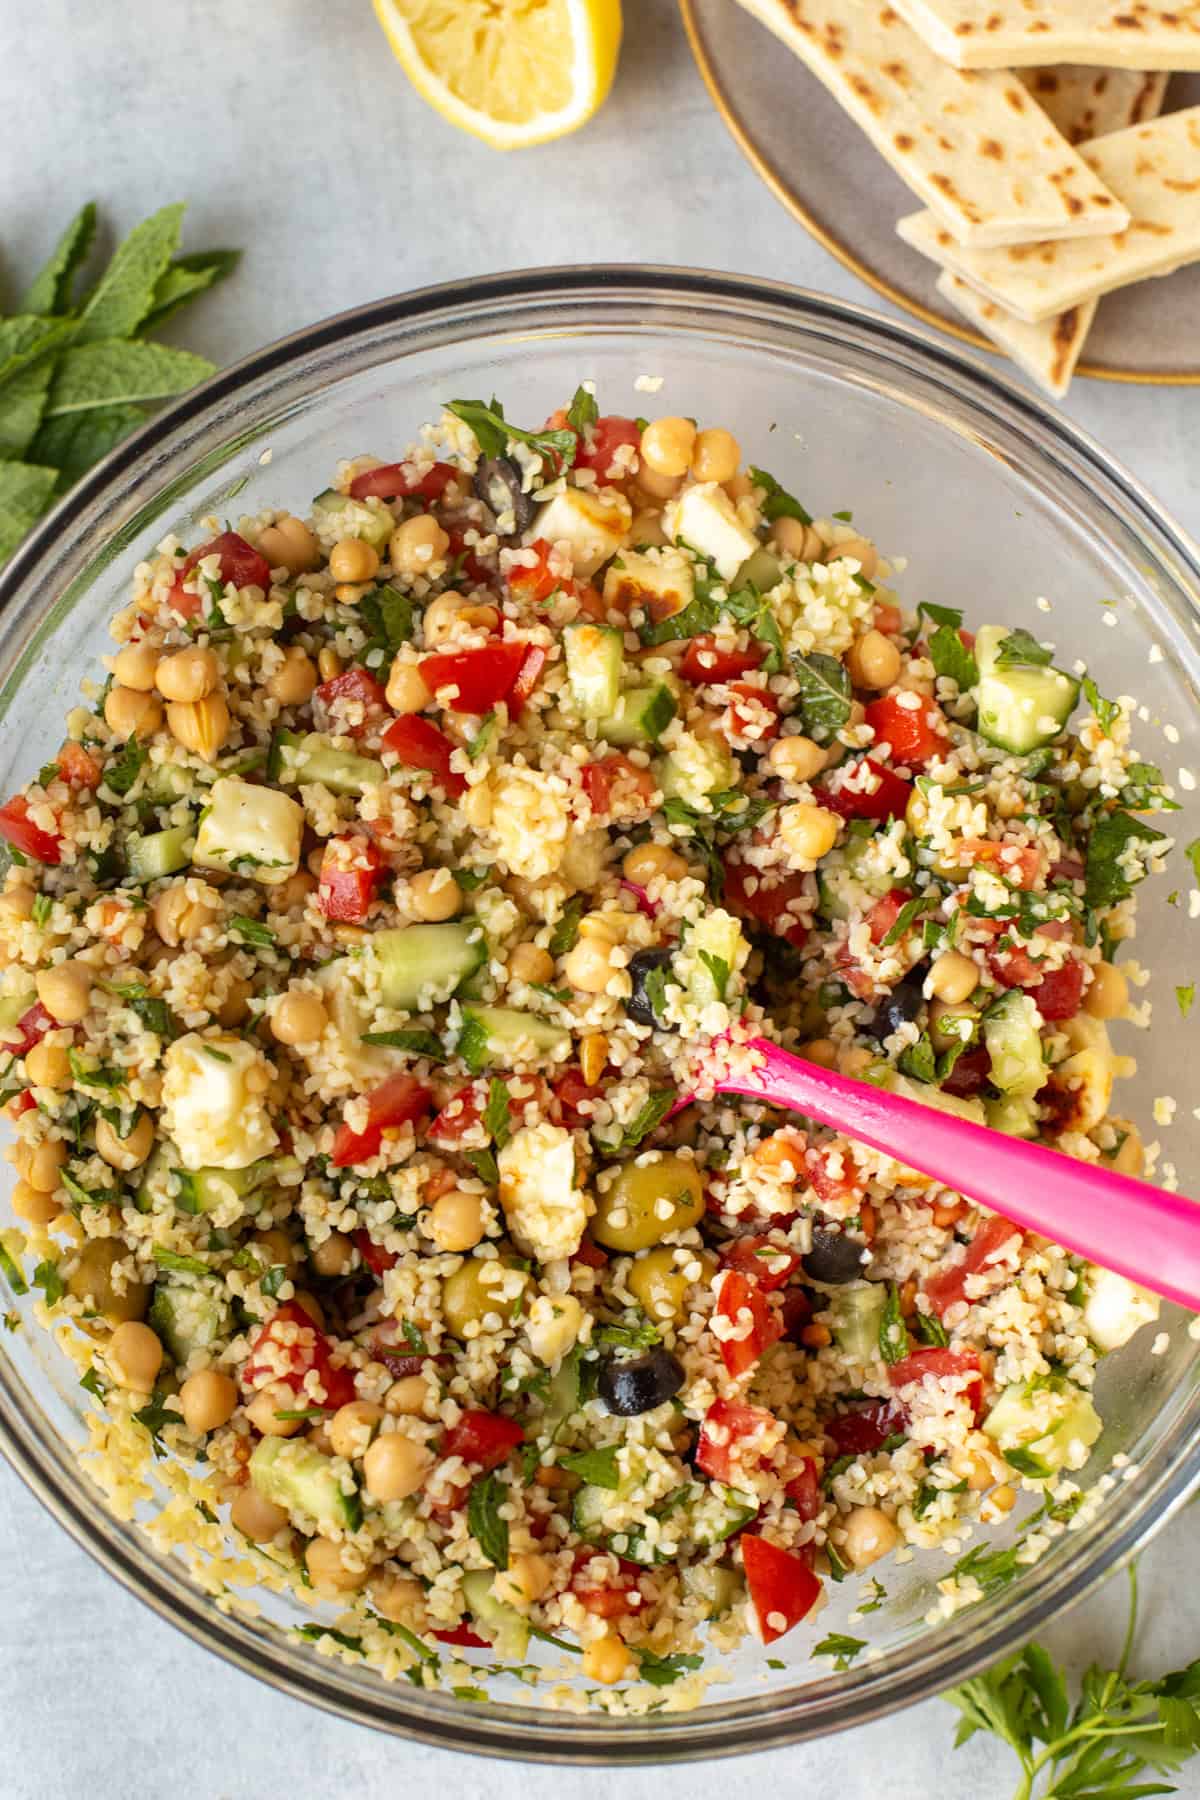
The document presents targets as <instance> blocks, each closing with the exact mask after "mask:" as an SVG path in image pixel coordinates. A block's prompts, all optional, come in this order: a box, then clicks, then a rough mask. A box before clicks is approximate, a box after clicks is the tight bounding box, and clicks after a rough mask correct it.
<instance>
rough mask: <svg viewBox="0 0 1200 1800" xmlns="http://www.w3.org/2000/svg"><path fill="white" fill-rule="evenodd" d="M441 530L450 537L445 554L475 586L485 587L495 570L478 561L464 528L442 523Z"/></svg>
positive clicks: (491, 580) (493, 579) (494, 576)
mask: <svg viewBox="0 0 1200 1800" xmlns="http://www.w3.org/2000/svg"><path fill="white" fill-rule="evenodd" d="M443 530H444V531H445V533H446V536H447V537H448V538H449V539H450V542H449V544H448V545H447V547H446V555H447V557H448V558H449V560H450V561H451V562H452V563H458V565H459V567H460V569H461V570H462V572H463V574H464V575H465V576H466V577H467V580H468V581H471V582H473V583H474V584H475V586H476V587H487V586H489V585H490V584H491V583H492V582H494V581H495V579H496V575H495V571H494V570H493V569H489V568H488V567H487V565H486V564H485V563H482V562H480V560H479V558H478V556H477V555H476V554H475V549H474V546H473V545H471V544H468V542H467V534H466V531H465V530H464V528H463V527H462V526H461V525H450V524H446V523H443ZM460 559H461V560H460Z"/></svg>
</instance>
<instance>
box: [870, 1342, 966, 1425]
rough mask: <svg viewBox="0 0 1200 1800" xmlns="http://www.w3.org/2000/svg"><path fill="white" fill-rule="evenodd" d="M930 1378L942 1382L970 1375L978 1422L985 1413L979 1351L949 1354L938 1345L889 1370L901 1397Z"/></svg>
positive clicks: (905, 1359) (916, 1352)
mask: <svg viewBox="0 0 1200 1800" xmlns="http://www.w3.org/2000/svg"><path fill="white" fill-rule="evenodd" d="M927 1375H933V1376H935V1377H938V1378H940V1377H941V1376H943V1375H970V1376H971V1377H972V1380H971V1383H970V1385H971V1386H972V1387H973V1388H974V1390H975V1391H974V1395H973V1404H974V1407H975V1414H976V1418H977V1419H978V1418H979V1417H981V1416H982V1411H983V1370H982V1369H981V1367H980V1363H979V1352H978V1351H977V1350H948V1349H943V1348H939V1347H938V1346H936V1345H928V1346H926V1347H924V1348H922V1349H920V1350H914V1351H913V1352H912V1354H911V1355H910V1356H906V1357H904V1358H903V1359H902V1360H901V1361H900V1362H898V1363H893V1364H892V1366H891V1368H890V1369H889V1370H888V1380H889V1381H890V1382H891V1384H892V1386H893V1387H894V1388H895V1389H896V1391H897V1393H899V1392H900V1390H901V1389H902V1388H906V1387H909V1386H910V1385H911V1384H912V1383H913V1382H914V1381H924V1379H925V1377H926V1376H927Z"/></svg>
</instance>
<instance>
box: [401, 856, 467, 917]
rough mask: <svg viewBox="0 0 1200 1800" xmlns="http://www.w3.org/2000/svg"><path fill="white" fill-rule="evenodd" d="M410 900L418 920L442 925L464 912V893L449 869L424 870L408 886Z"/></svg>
mask: <svg viewBox="0 0 1200 1800" xmlns="http://www.w3.org/2000/svg"><path fill="white" fill-rule="evenodd" d="M408 900H409V905H410V906H411V907H412V910H413V912H414V913H415V914H416V916H417V918H418V919H427V920H429V921H431V922H435V923H439V924H440V923H441V921H442V920H444V919H453V918H455V917H456V915H457V914H458V913H459V912H461V911H462V902H463V893H462V889H461V888H460V887H459V885H458V883H457V881H455V879H454V877H453V875H452V874H451V873H450V871H449V869H422V870H420V872H419V873H418V874H416V875H414V876H413V878H412V880H411V881H410V882H409V884H408Z"/></svg>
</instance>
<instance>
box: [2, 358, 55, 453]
mask: <svg viewBox="0 0 1200 1800" xmlns="http://www.w3.org/2000/svg"><path fill="white" fill-rule="evenodd" d="M53 375H54V365H53V363H52V362H51V361H50V359H49V358H46V359H45V360H43V361H41V362H35V363H31V364H30V365H29V367H28V368H27V369H18V370H17V373H16V374H15V375H13V376H11V377H10V378H9V380H8V381H6V382H5V383H4V385H3V387H2V388H0V457H13V458H14V459H17V460H19V459H20V458H21V457H23V456H25V455H26V454H27V452H28V450H29V446H30V445H31V444H32V442H33V440H34V438H35V437H36V435H37V428H38V426H39V425H40V424H41V422H42V413H43V412H44V410H45V406H46V395H47V394H48V393H49V391H50V382H51V379H52V378H53ZM33 460H34V461H36V460H37V458H36V457H35V458H34V459H33ZM46 460H47V461H50V462H52V461H53V460H54V458H53V457H49V458H47V459H46Z"/></svg>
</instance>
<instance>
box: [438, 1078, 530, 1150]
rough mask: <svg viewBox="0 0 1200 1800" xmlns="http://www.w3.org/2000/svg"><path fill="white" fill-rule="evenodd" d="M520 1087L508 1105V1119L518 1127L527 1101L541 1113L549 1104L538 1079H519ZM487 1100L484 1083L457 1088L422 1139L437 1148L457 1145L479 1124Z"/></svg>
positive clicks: (476, 1082)
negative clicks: (433, 1141)
mask: <svg viewBox="0 0 1200 1800" xmlns="http://www.w3.org/2000/svg"><path fill="white" fill-rule="evenodd" d="M520 1086H521V1092H520V1093H519V1094H517V1095H514V1096H512V1097H511V1098H510V1100H509V1102H508V1116H509V1118H510V1119H513V1120H515V1121H516V1122H517V1123H518V1124H520V1123H522V1122H523V1119H524V1114H525V1108H526V1107H527V1106H528V1105H529V1104H530V1102H531V1101H532V1102H533V1103H534V1104H535V1105H536V1106H538V1107H540V1108H542V1109H545V1107H546V1106H547V1105H548V1103H549V1100H550V1088H549V1086H548V1085H547V1083H546V1082H544V1081H543V1080H542V1078H541V1077H540V1076H532V1075H523V1076H522V1077H521V1078H520ZM487 1098H488V1084H487V1082H486V1081H469V1082H468V1083H467V1084H466V1086H465V1087H460V1088H459V1090H458V1092H457V1093H456V1094H452V1095H451V1097H450V1099H449V1100H448V1101H447V1102H446V1104H445V1106H444V1107H443V1108H442V1110H441V1112H439V1113H438V1115H437V1117H436V1118H435V1119H434V1120H433V1122H432V1124H431V1125H430V1127H429V1130H428V1131H427V1132H426V1134H425V1135H426V1136H427V1137H429V1138H432V1139H435V1140H436V1141H437V1142H438V1143H439V1144H457V1143H460V1142H461V1140H462V1139H463V1138H464V1137H466V1136H467V1134H468V1132H470V1131H471V1130H472V1129H473V1128H474V1127H475V1126H476V1125H478V1124H479V1122H480V1120H481V1119H482V1117H483V1110H484V1107H485V1106H486V1105H487Z"/></svg>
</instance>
